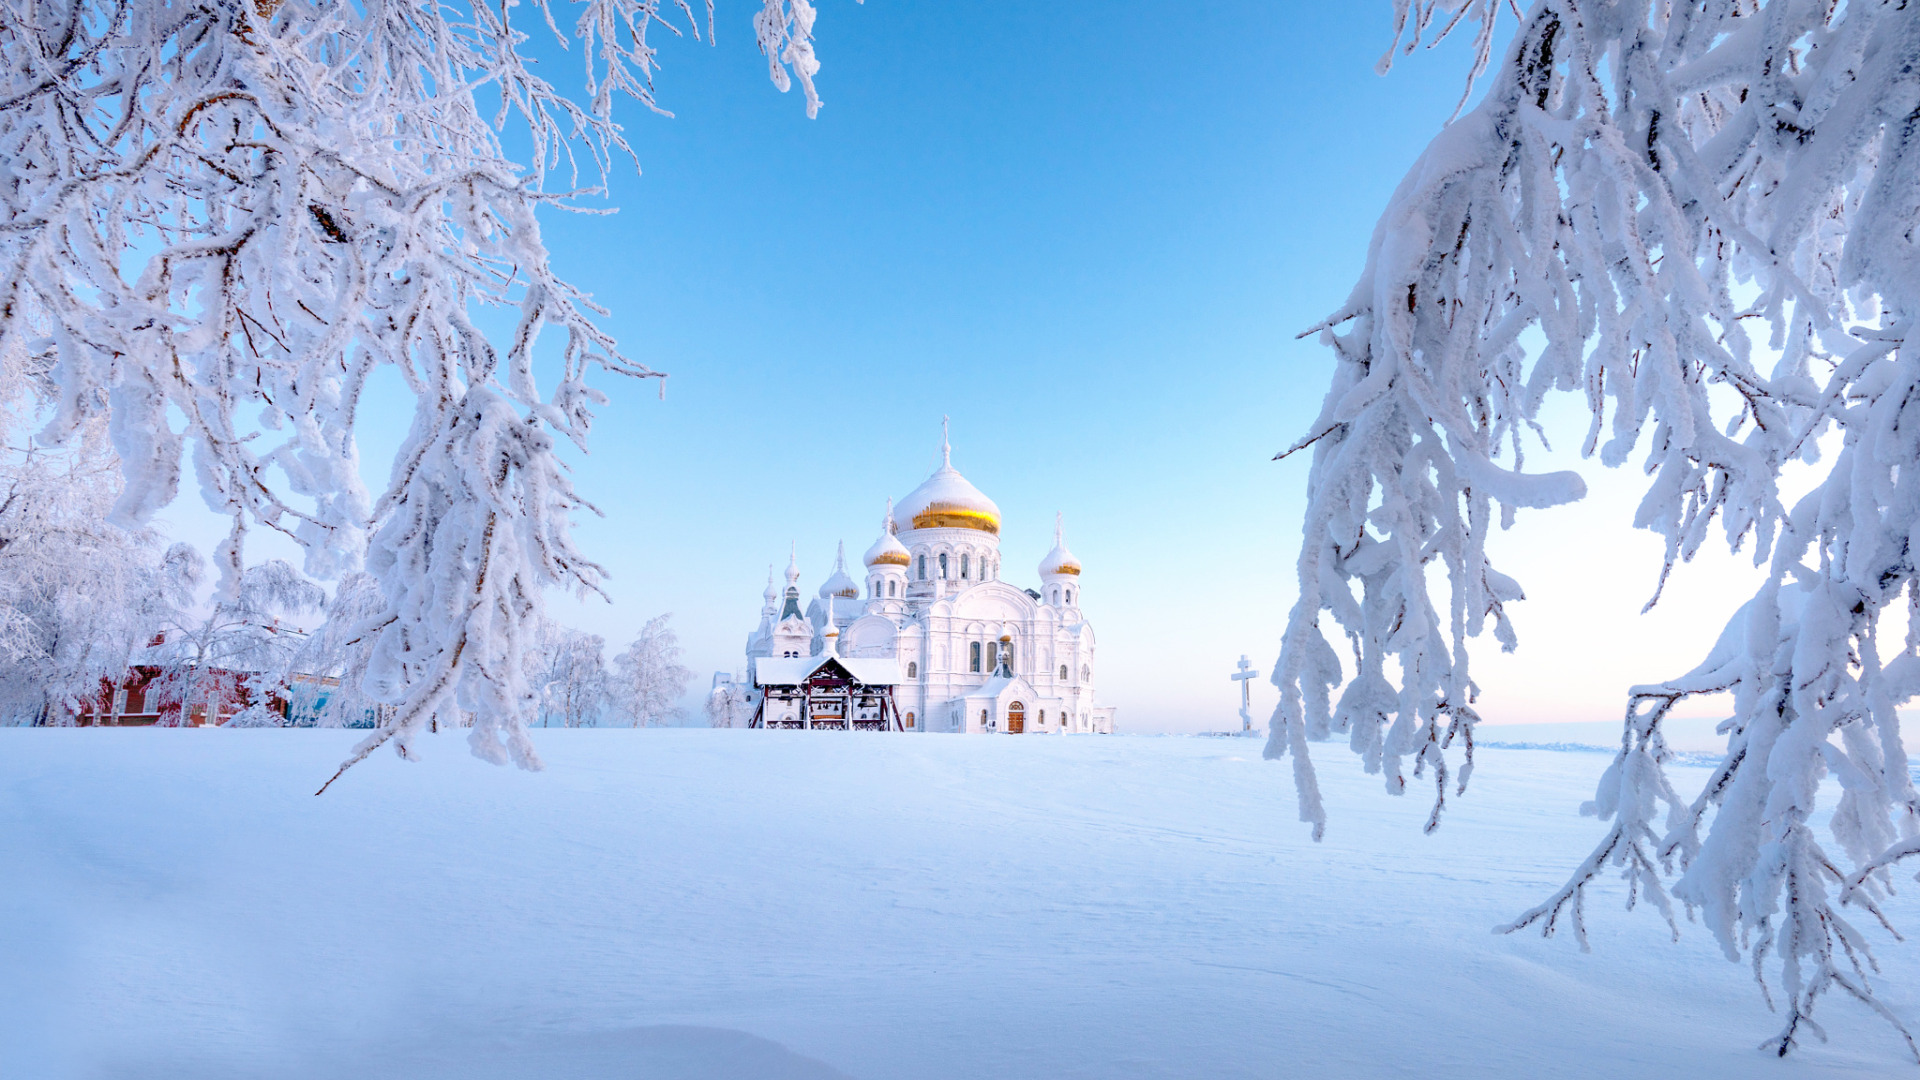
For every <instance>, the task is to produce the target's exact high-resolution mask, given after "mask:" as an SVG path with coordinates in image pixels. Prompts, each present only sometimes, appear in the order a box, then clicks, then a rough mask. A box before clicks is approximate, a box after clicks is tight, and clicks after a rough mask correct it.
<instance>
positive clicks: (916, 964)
mask: <svg viewBox="0 0 1920 1080" xmlns="http://www.w3.org/2000/svg"><path fill="white" fill-rule="evenodd" d="M351 739H352V737H351V733H343V732H318V731H33V730H20V729H5V730H0V866H4V867H6V876H5V884H4V887H0V1076H5V1077H8V1078H15V1077H18V1078H22V1080H27V1078H38V1077H66V1076H73V1077H129V1078H132V1077H139V1078H141V1080H156V1078H169V1077H192V1078H196V1080H202V1078H204V1080H239V1078H243V1077H244V1078H253V1077H262V1078H264V1077H274V1078H276V1080H280V1078H287V1080H306V1078H319V1077H376V1078H393V1080H399V1078H407V1080H415V1078H424V1077H434V1078H438V1077H462V1078H466V1077H475V1078H495V1077H497V1078H501V1080H505V1078H508V1077H514V1078H519V1077H583V1078H590V1080H597V1078H601V1077H608V1078H611V1077H615V1076H618V1077H623V1078H660V1080H668V1078H672V1080H682V1078H700V1080H719V1078H722V1077H724V1078H728V1080H732V1078H801V1077H805V1078H822V1080H823V1078H829V1077H838V1076H842V1075H844V1076H850V1077H856V1078H860V1080H891V1078H922V1077H924V1078H956V1080H957V1078H967V1080H980V1078H989V1077H990V1078H994V1080H1008V1078H1027V1077H1032V1078H1043V1077H1044V1078H1068V1077H1086V1078H1100V1080H1107V1078H1129V1077H1169V1078H1173V1077H1180V1078H1185V1077H1196V1078H1198V1077H1207V1078H1216V1077H1217V1078H1227V1077H1296V1076H1297V1077H1341V1078H1361V1077H1401V1076H1406V1077H1414V1076H1419V1077H1468V1076H1473V1077H1501V1078H1509V1077H1510V1078H1516V1080H1517V1078H1532V1077H1640V1076H1647V1077H1664V1076H1679V1075H1685V1076H1687V1077H1689V1078H1690V1080H1697V1078H1716V1077H1729V1078H1731V1077H1739V1078H1743V1080H1744V1078H1751V1077H1810V1076H1821V1077H1826V1076H1887V1075H1914V1074H1916V1073H1920V1070H1916V1069H1915V1067H1914V1066H1912V1065H1902V1059H1901V1057H1900V1056H1899V1054H1900V1048H1899V1045H1898V1042H1897V1039H1896V1038H1895V1037H1894V1036H1893V1035H1892V1033H1891V1032H1890V1031H1888V1030H1886V1029H1885V1028H1884V1027H1882V1026H1881V1025H1880V1023H1879V1021H1877V1020H1874V1019H1871V1018H1869V1017H1868V1016H1866V1015H1865V1014H1864V1011H1863V1010H1861V1009H1859V1008H1858V1007H1855V1006H1853V1005H1851V1004H1850V1003H1846V1002H1843V1001H1840V1000H1837V999H1835V1000H1832V1001H1831V1002H1830V1003H1829V1004H1828V1005H1827V1006H1826V1011H1825V1013H1824V1015H1823V1016H1822V1017H1821V1019H1823V1020H1824V1021H1825V1023H1826V1024H1827V1026H1828V1029H1829V1031H1830V1032H1831V1033H1832V1034H1833V1035H1834V1037H1835V1043H1834V1044H1832V1045H1829V1046H1825V1047H1821V1046H1814V1047H1812V1048H1810V1049H1809V1051H1808V1052H1806V1053H1804V1054H1803V1055H1801V1056H1798V1057H1797V1058H1794V1059H1789V1060H1788V1061H1786V1062H1784V1063H1783V1062H1778V1061H1775V1060H1773V1059H1770V1058H1767V1057H1764V1056H1762V1055H1761V1054H1759V1053H1757V1052H1756V1051H1755V1050H1754V1049H1753V1047H1754V1046H1755V1045H1756V1044H1758V1043H1759V1042H1760V1040H1761V1039H1762V1038H1764V1037H1766V1036H1767V1035H1770V1034H1771V1033H1772V1032H1773V1030H1774V1023H1775V1021H1774V1018H1773V1016H1772V1015H1771V1014H1769V1013H1767V1012H1766V1011H1765V1008H1764V1006H1763V1005H1762V1004H1761V1002H1760V999H1759V996H1758V994H1757V992H1756V991H1755V989H1754V987H1753V983H1752V980H1751V976H1750V974H1749V973H1748V971H1747V970H1746V969H1745V968H1743V967H1739V966H1736V965H1733V964H1729V963H1727V962H1725V961H1724V960H1720V959H1718V953H1717V951H1716V950H1715V949H1714V948H1713V946H1712V944H1711V942H1710V941H1708V940H1707V937H1706V935H1705V934H1704V933H1703V932H1702V931H1701V930H1700V929H1699V928H1698V927H1687V928H1686V932H1685V933H1684V934H1683V936H1682V939H1681V942H1680V943H1679V944H1678V945H1670V944H1668V943H1667V942H1666V940H1665V930H1664V927H1663V925H1662V924H1661V923H1660V921H1659V919H1658V916H1656V915H1654V914H1653V913H1652V912H1650V911H1645V910H1643V911H1639V912H1635V913H1633V914H1632V915H1628V914H1625V913H1624V912H1622V911H1620V909H1619V901H1620V899H1621V896H1620V893H1619V892H1618V890H1614V889H1609V891H1608V892H1607V893H1605V894H1603V903H1601V904H1598V905H1596V910H1594V911H1592V912H1591V913H1590V917H1591V920H1592V923H1593V932H1594V945H1595V951H1594V953H1593V954H1591V955H1582V954H1581V953H1580V952H1579V951H1578V950H1577V948H1576V947H1575V946H1574V945H1573V944H1572V943H1571V942H1570V941H1567V940H1564V939H1556V940H1554V941H1551V942H1541V941H1540V940H1539V939H1537V938H1534V937H1495V936H1493V935H1491V934H1490V933H1489V932H1488V931H1489V928H1490V927H1491V926H1493V925H1494V924H1495V923H1496V922H1500V921H1503V920H1504V919H1507V918H1510V917H1511V916H1512V915H1513V914H1515V913H1516V912H1518V911H1519V910H1521V909H1523V908H1524V907H1526V906H1528V905H1529V904H1531V903H1532V902H1534V901H1535V900H1537V899H1538V898H1539V897H1540V896H1542V895H1544V893H1545V892H1546V891H1547V890H1548V889H1549V888H1551V886H1553V885H1554V884H1557V883H1558V882H1559V881H1560V880H1561V878H1562V877H1563V876H1564V874H1565V872H1566V871H1567V869H1568V868H1569V867H1570V866H1571V865H1572V864H1573V863H1574V862H1575V861H1577V860H1578V858H1579V857H1580V856H1582V855H1584V854H1585V852H1586V850H1587V848H1588V845H1589V844H1590V843H1591V842H1592V840H1593V839H1594V837H1595V836H1596V833H1597V830H1598V828H1599V826H1598V825H1597V824H1596V823H1595V822H1593V821H1591V820H1589V819H1582V818H1580V817H1579V816H1578V815H1577V814H1576V813H1575V808H1576V806H1577V804H1578V802H1579V801H1580V800H1581V799H1583V798H1585V797H1587V796H1588V794H1589V793H1590V790H1591V785H1592V781H1593V779H1594V777H1595V776H1597V775H1598V773H1599V771H1600V770H1601V769H1603V768H1604V767H1605V766H1606V763H1607V758H1606V757H1605V756H1604V755H1600V754H1572V753H1551V752H1545V751H1521V750H1506V751H1490V752H1487V753H1486V754H1484V755H1483V758H1482V761H1481V767H1480V771H1479V773H1478V775H1477V776H1476V778H1475V781H1474V789H1473V790H1472V791H1470V792H1469V794H1468V795H1467V797H1466V798H1465V799H1464V800H1456V801H1454V802H1453V803H1452V804H1451V805H1452V809H1451V810H1450V812H1449V814H1448V817H1447V823H1446V825H1445V826H1444V827H1443V828H1442V829H1441V830H1440V833H1439V834H1438V835H1436V836H1434V837H1423V836H1421V835H1420V833H1419V828H1418V826H1419V822H1420V820H1421V818H1422V816H1423V814H1424V812H1425V807H1426V803H1425V802H1424V801H1423V800H1422V799H1419V798H1412V797H1410V798H1407V799H1400V800H1388V799H1386V798H1384V797H1381V796H1378V795H1376V794H1375V791H1374V790H1373V789H1374V787H1375V785H1376V783H1377V781H1376V780H1374V779H1373V778H1368V777H1364V776H1361V775H1359V774H1358V773H1357V772H1356V771H1355V770H1354V769H1353V768H1352V767H1351V762H1350V761H1349V760H1348V759H1347V758H1346V755H1345V754H1344V753H1342V752H1335V753H1331V754H1328V755H1326V757H1325V762H1326V768H1325V772H1324V773H1323V783H1324V785H1325V787H1326V790H1327V795H1328V803H1329V809H1330V811H1331V813H1332V827H1331V831H1330V833H1329V835H1328V839H1327V841H1326V842H1325V843H1323V844H1320V845H1314V844H1312V843H1311V842H1310V841H1308V839H1307V837H1306V834H1305V830H1304V828H1303V827H1302V826H1300V825H1299V824H1298V823H1296V822H1295V821H1294V802H1293V795H1292V792H1291V789H1290V786H1289V784H1290V779H1289V770H1288V769H1287V768H1285V767H1283V766H1281V765H1278V764H1276V763H1271V762H1262V761H1260V760H1259V759H1258V749H1259V746H1258V744H1257V743H1250V742H1241V741H1239V740H1228V739H1191V738H1148V737H1113V738H1097V737H1082V738H1071V739H1062V738H1057V737H1032V738H1019V739H1011V738H997V739H996V738H961V737H948V736H927V737H892V738H889V737H884V736H870V735H855V736H849V735H832V734H824V733H822V734H813V735H807V734H802V733H798V732H742V731H732V732H728V731H719V732H715V731H673V730H667V731H644V732H633V731H587V732H543V733H540V734H539V735H538V741H539V745H540V748H541V752H542V753H543V754H544V755H546V758H547V762H548V770H547V771H546V772H545V773H541V774H532V775H529V774H523V773H519V772H517V771H513V770H508V769H497V768H493V767H490V766H486V765H483V764H481V763H479V762H477V761H474V760H472V759H471V758H469V757H468V756H467V755H466V753H465V747H464V745H463V744H462V743H461V742H459V741H458V740H457V739H455V738H442V739H436V740H432V741H431V742H430V745H429V747H428V753H429V755H430V756H429V758H428V760H427V761H425V762H424V763H422V764H419V765H407V764H405V763H402V762H398V761H396V760H394V759H393V758H392V757H391V756H386V755H382V756H378V757H376V758H373V759H371V760H370V761H368V762H367V763H366V764H364V765H362V766H361V767H359V768H358V769H356V770H354V771H353V772H352V773H350V774H349V775H348V776H347V777H346V778H344V779H343V780H342V781H341V782H340V783H339V784H337V785H335V787H334V790H332V791H330V792H329V793H328V794H327V795H326V796H325V797H324V798H320V799H315V798H313V797H312V796H311V794H310V792H311V791H312V790H313V789H314V788H315V787H316V786H317V785H318V784H319V782H320V781H321V780H323V779H325V777H326V776H327V775H328V774H329V773H331V771H332V768H333V766H334V765H335V764H336V763H337V762H338V760H339V758H340V757H341V756H342V753H343V751H344V750H345V748H346V746H347V745H348V744H349V743H350V742H351ZM1336 749H1337V748H1336ZM1685 772H1686V775H1685V776H1682V777H1678V778H1677V779H1680V780H1681V781H1682V783H1683V784H1688V783H1693V782H1694V774H1695V770H1685ZM1917 892H1920V889H1911V890H1909V891H1908V892H1906V893H1903V895H1902V897H1901V898H1899V899H1898V900H1896V901H1895V904H1894V908H1893V911H1894V914H1895V917H1896V919H1897V920H1898V921H1899V922H1900V924H1901V925H1902V927H1903V928H1905V929H1909V930H1920V904H1916V903H1915V902H1914V901H1913V895H1914V894H1915V893H1917ZM1883 937H1884V936H1882V938H1883ZM1916 949H1920V945H1908V946H1900V945H1894V944H1891V943H1889V944H1887V945H1885V946H1883V947H1882V950H1881V952H1882V960H1883V962H1885V963H1886V965H1887V969H1888V984H1889V988H1888V990H1887V992H1886V996H1887V999H1888V1000H1889V1002H1890V1003H1891V1004H1892V1005H1893V1006H1894V1008H1895V1009H1896V1010H1897V1011H1898V1012H1899V1013H1900V1015H1902V1016H1904V1017H1907V1018H1909V1019H1910V1020H1915V1019H1920V993H1916V989H1917V988H1920V980H1917V979H1916V976H1917V975H1920V953H1916Z"/></svg>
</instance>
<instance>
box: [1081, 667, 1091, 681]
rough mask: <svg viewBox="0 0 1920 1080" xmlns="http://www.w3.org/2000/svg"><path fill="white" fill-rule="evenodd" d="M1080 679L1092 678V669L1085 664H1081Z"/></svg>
mask: <svg viewBox="0 0 1920 1080" xmlns="http://www.w3.org/2000/svg"><path fill="white" fill-rule="evenodd" d="M1080 678H1081V679H1083V680H1085V679H1091V678H1093V668H1092V667H1091V666H1089V665H1087V664H1081V665H1080Z"/></svg>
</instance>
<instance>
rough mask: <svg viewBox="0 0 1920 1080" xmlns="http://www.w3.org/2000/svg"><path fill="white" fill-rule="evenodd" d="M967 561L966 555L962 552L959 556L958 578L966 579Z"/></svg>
mask: <svg viewBox="0 0 1920 1080" xmlns="http://www.w3.org/2000/svg"><path fill="white" fill-rule="evenodd" d="M967 561H968V560H967V556H966V555H964V554H962V555H961V556H960V580H962V581H965V580H966V579H967V569H968V567H967Z"/></svg>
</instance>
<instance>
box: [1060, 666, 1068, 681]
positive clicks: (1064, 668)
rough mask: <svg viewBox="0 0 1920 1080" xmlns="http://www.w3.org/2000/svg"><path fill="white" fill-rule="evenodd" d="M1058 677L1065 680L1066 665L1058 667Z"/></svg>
mask: <svg viewBox="0 0 1920 1080" xmlns="http://www.w3.org/2000/svg"><path fill="white" fill-rule="evenodd" d="M1060 677H1061V678H1062V679H1065V678H1066V677H1067V665H1065V664H1061V665H1060Z"/></svg>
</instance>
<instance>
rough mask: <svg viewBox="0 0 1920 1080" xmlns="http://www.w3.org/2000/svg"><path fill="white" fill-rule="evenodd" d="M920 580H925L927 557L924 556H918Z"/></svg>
mask: <svg viewBox="0 0 1920 1080" xmlns="http://www.w3.org/2000/svg"><path fill="white" fill-rule="evenodd" d="M920 580H921V581H925V580H927V557H926V556H925V555H922V556H920Z"/></svg>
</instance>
